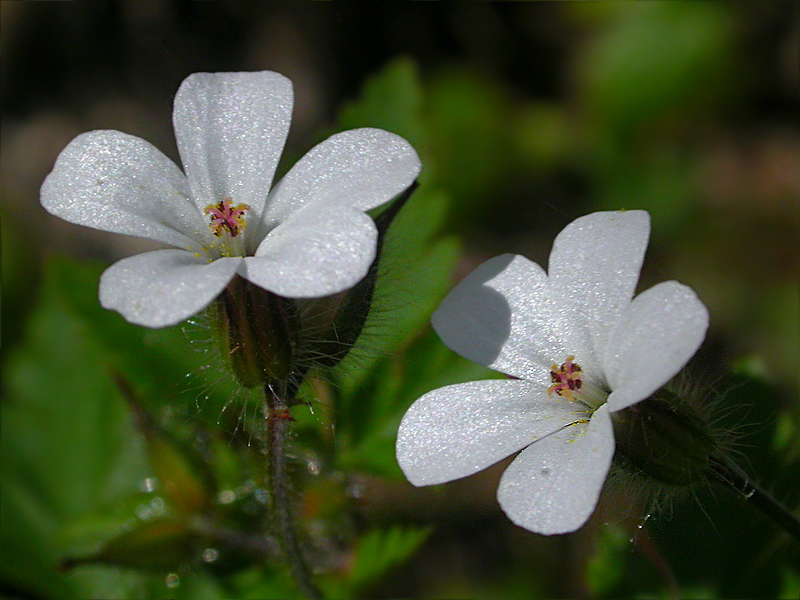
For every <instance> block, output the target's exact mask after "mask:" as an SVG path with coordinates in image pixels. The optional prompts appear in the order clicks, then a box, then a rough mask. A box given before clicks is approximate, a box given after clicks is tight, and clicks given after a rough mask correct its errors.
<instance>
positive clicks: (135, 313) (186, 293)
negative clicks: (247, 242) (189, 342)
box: [100, 250, 242, 328]
mask: <svg viewBox="0 0 800 600" xmlns="http://www.w3.org/2000/svg"><path fill="white" fill-rule="evenodd" d="M241 260H242V259H241V258H220V259H217V260H215V261H214V262H211V263H208V262H205V261H203V260H202V259H198V258H197V257H195V256H194V255H193V254H190V253H189V252H186V251H184V250H156V251H154V252H145V253H144V254H138V255H136V256H132V257H130V258H126V259H124V260H121V261H119V262H118V263H116V264H114V265H112V266H111V267H109V268H108V269H107V270H106V271H105V272H104V273H103V276H102V277H101V278H100V304H102V305H103V307H104V308H108V309H113V310H116V311H119V312H120V313H121V314H122V316H123V317H125V318H126V319H127V320H128V321H130V322H131V323H135V324H137V325H144V326H145V327H154V328H155V327H168V326H170V325H176V324H178V323H180V322H181V321H183V320H184V319H187V318H188V317H190V316H192V315H194V314H196V313H198V312H200V311H201V310H203V309H204V308H205V307H206V306H208V305H209V304H210V303H211V301H212V300H213V299H214V298H215V297H216V296H217V294H219V293H220V292H221V291H222V290H223V289H224V288H225V286H226V285H228V282H229V281H230V280H231V278H232V277H233V276H234V274H235V273H236V269H237V267H238V266H239V263H240V262H241Z"/></svg>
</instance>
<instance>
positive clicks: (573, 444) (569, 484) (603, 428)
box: [497, 405, 614, 535]
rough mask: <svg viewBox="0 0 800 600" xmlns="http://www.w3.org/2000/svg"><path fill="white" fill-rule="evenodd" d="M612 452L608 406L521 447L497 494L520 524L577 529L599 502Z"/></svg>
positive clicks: (548, 531)
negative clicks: (525, 446)
mask: <svg viewBox="0 0 800 600" xmlns="http://www.w3.org/2000/svg"><path fill="white" fill-rule="evenodd" d="M613 456H614V432H613V429H612V426H611V418H610V416H609V412H608V407H607V406H606V405H603V406H601V407H600V408H598V409H597V410H596V411H595V413H594V414H593V415H592V418H591V420H590V421H589V423H588V425H587V424H586V423H578V424H575V425H571V426H569V427H567V428H565V429H563V430H562V431H559V432H557V433H554V434H552V435H549V436H547V437H545V438H542V439H541V440H539V441H537V442H535V443H533V444H531V445H530V446H528V447H527V448H526V449H525V450H523V451H522V452H521V453H520V454H519V456H517V458H515V459H514V462H512V463H511V465H509V467H508V469H506V471H505V473H503V477H502V478H501V480H500V486H499V488H498V490H497V499H498V501H499V502H500V506H501V507H502V509H503V511H505V513H506V515H508V517H509V518H510V519H511V520H512V521H513V522H514V523H516V524H517V525H519V526H520V527H524V528H525V529H528V530H530V531H533V532H535V533H541V534H544V535H553V534H558V533H569V532H572V531H575V530H577V529H579V528H580V527H581V526H582V525H583V524H584V523H586V520H587V519H588V518H589V516H590V515H591V514H592V512H594V509H595V506H597V500H598V498H599V497H600V490H601V489H602V487H603V483H604V482H605V479H606V475H607V474H608V470H609V468H610V466H611V459H612V457H613Z"/></svg>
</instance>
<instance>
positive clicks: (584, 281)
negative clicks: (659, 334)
mask: <svg viewBox="0 0 800 600" xmlns="http://www.w3.org/2000/svg"><path fill="white" fill-rule="evenodd" d="M649 236H650V216H649V215H648V214H647V213H646V212H645V211H643V210H630V211H615V212H597V213H592V214H590V215H586V216H584V217H580V218H579V219H576V220H575V221H573V222H572V223H570V224H569V225H567V226H566V227H565V228H564V230H563V231H562V232H561V233H559V234H558V236H557V237H556V239H555V242H554V243H553V250H552V252H551V253H550V264H549V268H548V275H549V277H550V281H551V285H552V286H553V295H554V297H557V298H559V308H558V310H559V315H560V318H558V319H556V321H555V322H556V323H557V324H559V330H558V331H557V333H558V335H559V336H560V337H561V339H562V340H563V341H564V343H565V345H566V346H567V347H569V348H570V353H571V354H574V355H575V357H576V360H577V362H578V363H580V365H581V366H582V368H583V370H584V372H585V373H586V374H587V376H589V377H590V378H591V379H594V380H595V383H598V384H606V383H607V382H605V381H603V380H602V371H601V370H600V368H599V367H600V364H599V363H600V361H599V357H600V356H601V354H602V352H603V349H604V347H605V344H606V341H607V337H608V332H609V329H610V328H611V327H613V324H614V323H616V321H617V319H619V317H620V315H621V313H622V311H623V310H624V309H625V307H626V306H627V305H628V303H629V302H630V300H631V298H633V294H634V292H635V290H636V284H637V282H638V280H639V271H640V270H641V267H642V261H643V259H644V253H645V250H646V249H647V241H648V238H649Z"/></svg>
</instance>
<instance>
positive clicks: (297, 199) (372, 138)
mask: <svg viewBox="0 0 800 600" xmlns="http://www.w3.org/2000/svg"><path fill="white" fill-rule="evenodd" d="M420 168H421V163H420V160H419V157H418V156H417V153H416V151H415V150H414V148H413V147H412V146H411V144H409V143H408V142H407V141H406V140H404V139H403V138H401V137H400V136H397V135H395V134H393V133H389V132H388V131H383V130H382V129H372V128H363V129H353V130H350V131H343V132H342V133H337V134H336V135H333V136H331V137H329V138H328V139H327V140H325V141H324V142H322V143H320V144H318V145H317V146H315V147H314V148H312V149H311V150H310V151H309V152H308V154H306V155H305V156H304V157H303V158H301V159H300V160H299V161H298V162H297V163H296V164H295V165H294V166H293V167H292V168H291V169H290V170H289V172H288V173H287V174H286V175H285V176H284V177H283V178H282V179H281V180H280V181H279V182H278V183H277V184H276V186H275V188H274V189H273V190H272V192H271V193H270V197H269V201H268V204H267V207H266V210H265V213H264V217H263V219H262V222H263V227H264V229H265V230H269V229H272V228H273V227H274V226H275V225H277V224H279V223H282V222H283V221H285V220H286V219H288V218H289V217H290V216H291V215H293V214H294V213H296V212H297V211H298V210H300V209H301V208H303V207H304V206H308V205H311V204H319V203H331V202H335V203H339V204H342V205H346V206H352V207H355V208H360V209H361V210H369V209H370V208H374V207H376V206H380V205H381V204H383V203H385V202H387V201H388V200H391V199H392V198H394V197H395V196H396V195H398V194H399V193H400V192H402V191H403V190H405V189H406V188H407V187H408V186H410V185H411V183H412V182H413V181H414V179H415V178H416V177H417V175H419V171H420Z"/></svg>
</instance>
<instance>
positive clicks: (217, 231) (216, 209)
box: [203, 198, 250, 238]
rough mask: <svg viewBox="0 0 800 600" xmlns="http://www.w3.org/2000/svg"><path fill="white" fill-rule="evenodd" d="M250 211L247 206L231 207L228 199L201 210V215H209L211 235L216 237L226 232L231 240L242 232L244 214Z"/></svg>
mask: <svg viewBox="0 0 800 600" xmlns="http://www.w3.org/2000/svg"><path fill="white" fill-rule="evenodd" d="M248 210H250V206H249V205H248V204H238V205H237V206H233V204H232V202H231V199H230V198H225V199H224V200H222V201H220V202H217V203H216V204H209V205H208V206H206V207H205V209H203V214H205V215H211V223H209V224H208V227H209V229H211V233H213V234H214V235H215V236H217V237H222V235H223V234H224V233H225V232H227V233H228V234H229V235H230V236H231V237H232V238H235V237H236V236H237V235H239V234H240V233H242V231H244V226H245V221H244V213H245V212H247V211H248Z"/></svg>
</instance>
